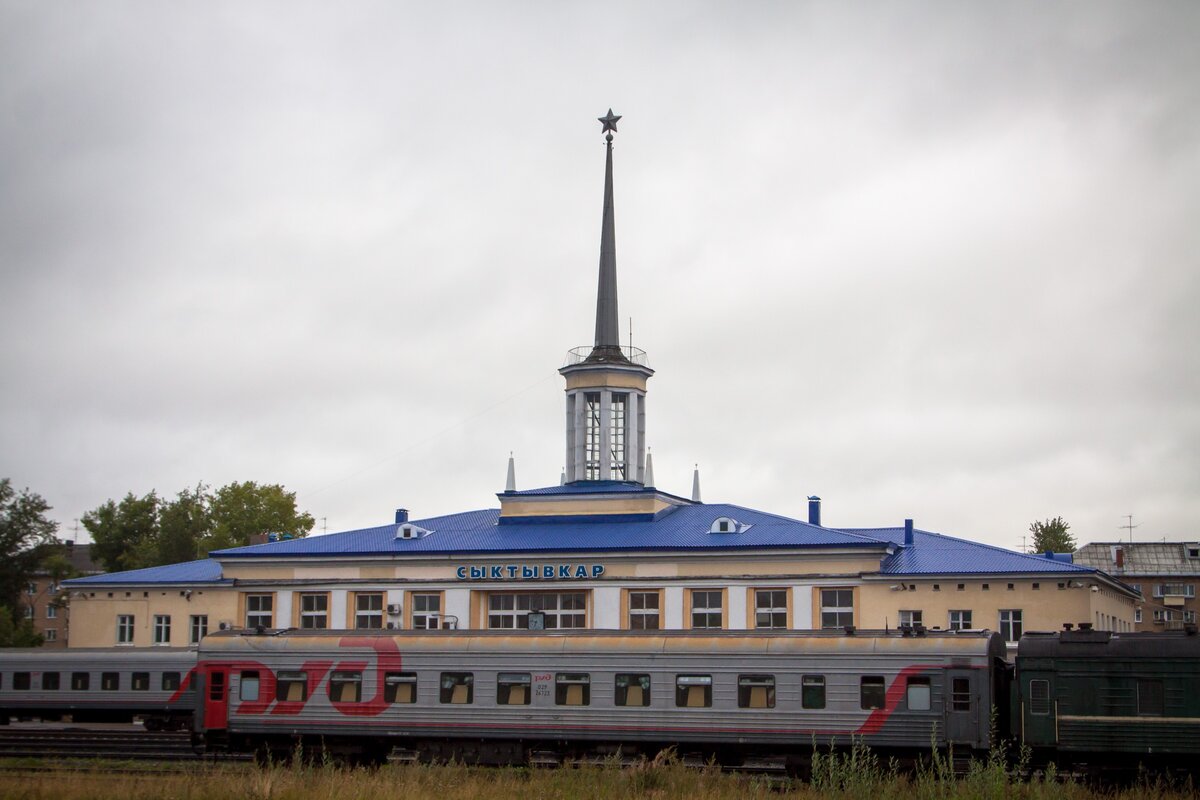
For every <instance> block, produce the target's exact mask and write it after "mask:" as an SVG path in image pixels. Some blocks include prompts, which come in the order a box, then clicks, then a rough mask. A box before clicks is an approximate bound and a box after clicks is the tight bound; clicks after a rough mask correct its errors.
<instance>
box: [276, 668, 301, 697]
mask: <svg viewBox="0 0 1200 800" xmlns="http://www.w3.org/2000/svg"><path fill="white" fill-rule="evenodd" d="M275 699H276V700H278V701H279V702H281V703H299V702H303V701H304V700H307V699H308V673H307V672H286V671H280V673H279V674H278V675H276V676H275Z"/></svg>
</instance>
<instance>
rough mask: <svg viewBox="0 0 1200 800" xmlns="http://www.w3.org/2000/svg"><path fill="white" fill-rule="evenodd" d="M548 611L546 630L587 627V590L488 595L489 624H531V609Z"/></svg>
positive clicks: (499, 626) (498, 627)
mask: <svg viewBox="0 0 1200 800" xmlns="http://www.w3.org/2000/svg"><path fill="white" fill-rule="evenodd" d="M530 611H541V612H542V613H543V614H545V622H546V630H559V629H568V628H585V627H587V592H562V593H557V592H494V593H492V594H490V595H488V620H487V625H488V627H489V628H492V629H496V630H504V629H510V628H528V627H529V612H530Z"/></svg>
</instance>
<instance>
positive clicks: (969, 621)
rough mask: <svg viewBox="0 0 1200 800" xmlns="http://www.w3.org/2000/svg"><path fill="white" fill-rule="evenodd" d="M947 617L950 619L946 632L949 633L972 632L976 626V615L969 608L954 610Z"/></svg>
mask: <svg viewBox="0 0 1200 800" xmlns="http://www.w3.org/2000/svg"><path fill="white" fill-rule="evenodd" d="M946 616H947V617H948V620H947V625H946V630H949V631H965V630H970V629H971V626H972V625H973V624H974V616H975V615H974V614H972V613H971V609H969V608H952V609H950V611H949V612H948V613H947V615H946Z"/></svg>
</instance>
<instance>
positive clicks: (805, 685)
mask: <svg viewBox="0 0 1200 800" xmlns="http://www.w3.org/2000/svg"><path fill="white" fill-rule="evenodd" d="M800 707H801V708H824V707H825V676H824V675H805V676H804V677H802V678H801V679H800Z"/></svg>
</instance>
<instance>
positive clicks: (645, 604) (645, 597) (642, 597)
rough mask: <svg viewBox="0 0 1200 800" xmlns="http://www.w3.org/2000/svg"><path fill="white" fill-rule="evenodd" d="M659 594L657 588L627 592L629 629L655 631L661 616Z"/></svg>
mask: <svg viewBox="0 0 1200 800" xmlns="http://www.w3.org/2000/svg"><path fill="white" fill-rule="evenodd" d="M659 598H660V595H659V593H658V591H657V590H653V591H649V592H630V593H629V629H630V630H634V631H656V630H658V629H659V623H660V621H661V618H660V617H659V613H660V611H661V609H660V608H659V605H660V602H659Z"/></svg>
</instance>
